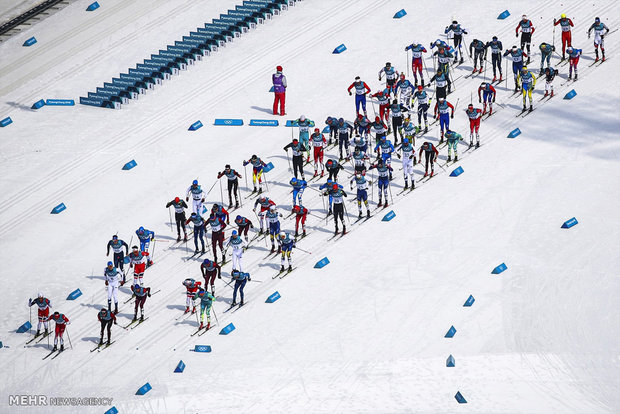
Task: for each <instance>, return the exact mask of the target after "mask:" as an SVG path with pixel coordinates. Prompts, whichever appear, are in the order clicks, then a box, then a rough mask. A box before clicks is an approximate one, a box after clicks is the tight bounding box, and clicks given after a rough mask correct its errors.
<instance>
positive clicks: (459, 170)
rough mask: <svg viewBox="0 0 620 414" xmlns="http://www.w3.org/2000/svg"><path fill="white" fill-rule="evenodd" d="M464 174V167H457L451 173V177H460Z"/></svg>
mask: <svg viewBox="0 0 620 414" xmlns="http://www.w3.org/2000/svg"><path fill="white" fill-rule="evenodd" d="M461 174H463V167H457V168H455V169H454V170H452V172H451V173H450V177H458V176H459V175H461Z"/></svg>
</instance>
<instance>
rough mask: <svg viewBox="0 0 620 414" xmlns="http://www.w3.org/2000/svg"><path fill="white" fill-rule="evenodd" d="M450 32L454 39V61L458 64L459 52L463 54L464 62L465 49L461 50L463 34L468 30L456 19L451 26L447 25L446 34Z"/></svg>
mask: <svg viewBox="0 0 620 414" xmlns="http://www.w3.org/2000/svg"><path fill="white" fill-rule="evenodd" d="M450 32H452V40H453V41H454V50H455V53H454V63H455V64H456V62H457V60H458V56H459V53H460V54H461V63H463V51H462V50H461V45H462V44H463V35H464V34H467V31H466V30H465V29H463V28H462V27H461V25H460V24H459V22H457V21H456V20H454V21H452V24H451V25H450V26H446V30H444V33H445V34H446V35H448V34H449V33H450Z"/></svg>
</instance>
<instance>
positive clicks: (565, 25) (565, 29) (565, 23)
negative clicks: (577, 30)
mask: <svg viewBox="0 0 620 414" xmlns="http://www.w3.org/2000/svg"><path fill="white" fill-rule="evenodd" d="M558 24H559V25H560V28H561V29H562V60H565V59H566V56H565V51H566V48H567V47H568V46H572V44H571V41H572V39H571V30H570V28H571V27H573V26H574V24H573V21H572V20H571V19H569V18H568V17H566V15H565V14H564V13H562V15H561V16H560V20H556V19H555V18H554V19H553V25H554V26H557V25H558ZM547 66H548V65H547Z"/></svg>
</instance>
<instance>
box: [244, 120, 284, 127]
mask: <svg viewBox="0 0 620 414" xmlns="http://www.w3.org/2000/svg"><path fill="white" fill-rule="evenodd" d="M278 125H280V124H279V123H278V120H277V119H250V126H270V127H277V126H278Z"/></svg>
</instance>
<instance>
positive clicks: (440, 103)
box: [433, 98, 454, 142]
mask: <svg viewBox="0 0 620 414" xmlns="http://www.w3.org/2000/svg"><path fill="white" fill-rule="evenodd" d="M450 109H452V113H450V114H448V112H450ZM433 116H434V117H435V118H436V119H438V120H439V126H440V128H441V139H440V140H439V142H442V141H443V132H444V130H448V129H450V118H454V106H452V104H451V103H450V102H448V101H446V98H439V99H438V100H437V103H436V104H435V109H434V111H433Z"/></svg>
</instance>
